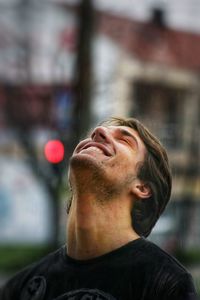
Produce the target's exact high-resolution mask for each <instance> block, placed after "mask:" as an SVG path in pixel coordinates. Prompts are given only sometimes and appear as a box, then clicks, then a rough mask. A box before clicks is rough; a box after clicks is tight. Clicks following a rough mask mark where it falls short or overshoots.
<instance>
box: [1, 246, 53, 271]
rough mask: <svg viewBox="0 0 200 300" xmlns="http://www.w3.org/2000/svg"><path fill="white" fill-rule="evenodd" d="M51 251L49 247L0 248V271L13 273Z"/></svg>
mask: <svg viewBox="0 0 200 300" xmlns="http://www.w3.org/2000/svg"><path fill="white" fill-rule="evenodd" d="M50 251H52V249H51V248H50V247H49V246H46V245H45V246H41V245H40V246H36V245H15V246H13V245H12V246H10V245H9V246H2V245H1V246H0V271H1V272H3V273H13V272H16V271H18V270H20V269H21V268H23V267H25V266H27V265H28V264H31V263H32V262H34V261H36V260H38V259H40V258H42V257H43V256H45V255H46V254H47V253H49V252H50Z"/></svg>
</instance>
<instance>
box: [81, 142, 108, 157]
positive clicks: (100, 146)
mask: <svg viewBox="0 0 200 300" xmlns="http://www.w3.org/2000/svg"><path fill="white" fill-rule="evenodd" d="M90 147H95V148H98V149H100V150H101V151H102V152H103V153H104V154H105V155H106V156H113V154H114V151H113V150H111V149H110V148H108V147H107V146H106V145H105V144H102V143H97V142H88V143H86V144H85V145H83V146H82V147H80V148H79V147H78V149H77V151H76V152H77V153H80V152H81V151H82V150H85V149H88V148H90Z"/></svg>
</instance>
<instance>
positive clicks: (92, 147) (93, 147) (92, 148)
mask: <svg viewBox="0 0 200 300" xmlns="http://www.w3.org/2000/svg"><path fill="white" fill-rule="evenodd" d="M88 149H89V150H92V151H95V152H98V153H103V151H102V150H101V149H99V148H98V147H95V146H91V147H88V148H85V149H83V150H88ZM83 150H81V151H83Z"/></svg>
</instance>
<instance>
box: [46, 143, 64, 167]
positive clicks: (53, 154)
mask: <svg viewBox="0 0 200 300" xmlns="http://www.w3.org/2000/svg"><path fill="white" fill-rule="evenodd" d="M64 154H65V148H64V145H63V143H62V142H61V141H60V140H50V141H48V142H47V143H46V144H45V147H44V155H45V158H46V159H47V160H48V161H49V162H50V163H52V164H58V163H60V162H62V161H63V159H64Z"/></svg>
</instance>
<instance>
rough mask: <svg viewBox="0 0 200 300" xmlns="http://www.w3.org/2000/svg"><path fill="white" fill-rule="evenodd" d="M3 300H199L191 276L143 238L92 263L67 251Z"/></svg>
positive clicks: (18, 279)
mask: <svg viewBox="0 0 200 300" xmlns="http://www.w3.org/2000/svg"><path fill="white" fill-rule="evenodd" d="M0 295H1V297H0V299H1V300H11V299H12V300H67V299H68V300H69V299H70V300H94V299H95V300H122V299H123V300H151V299H152V300H168V299H170V300H194V299H195V300H196V299H197V296H196V292H195V288H194V284H193V281H192V277H191V275H190V274H189V273H188V272H187V270H186V269H185V268H184V267H183V266H182V265H181V264H180V263H179V262H178V261H177V260H176V259H175V258H173V257H172V256H170V255H169V254H167V253H166V252H164V251H163V250H161V249H160V248H159V247H158V246H156V245H155V244H153V243H152V242H150V241H147V240H145V239H144V238H139V239H137V240H135V241H132V242H130V243H128V244H126V245H124V246H122V247H120V248H118V249H116V250H114V251H112V252H110V253H107V254H104V255H102V256H100V257H97V258H93V259H89V260H75V259H72V258H70V257H69V256H67V254H66V247H65V246H63V247H61V248H60V249H58V250H57V251H55V252H53V253H51V254H49V255H47V256H46V257H45V258H43V259H42V260H40V261H39V262H37V263H34V264H32V265H31V266H29V267H27V268H26V269H24V270H22V271H21V272H19V273H18V274H17V275H15V276H14V277H13V278H12V279H11V280H9V282H8V283H7V284H6V285H5V287H4V288H3V289H2V291H1V293H0Z"/></svg>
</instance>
